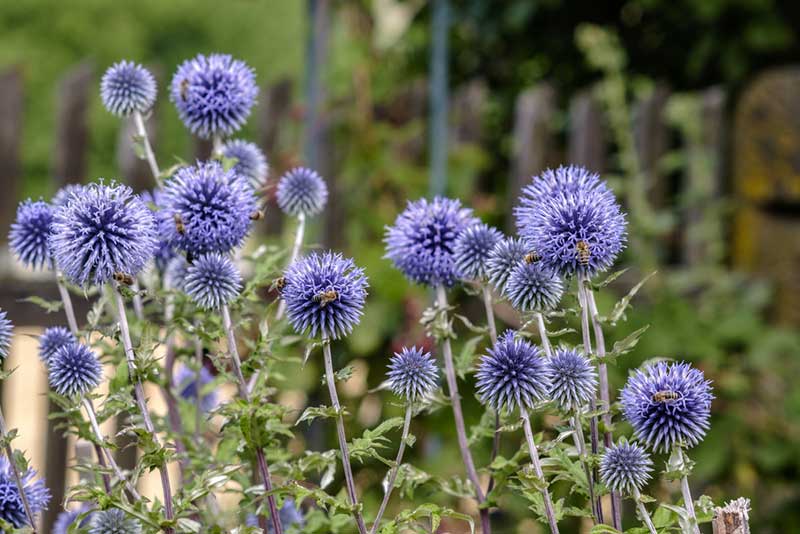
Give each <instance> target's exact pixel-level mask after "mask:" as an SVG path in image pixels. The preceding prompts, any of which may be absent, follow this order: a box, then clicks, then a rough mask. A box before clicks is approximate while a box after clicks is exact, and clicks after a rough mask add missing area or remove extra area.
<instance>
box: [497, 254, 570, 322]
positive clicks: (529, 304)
mask: <svg viewBox="0 0 800 534" xmlns="http://www.w3.org/2000/svg"><path fill="white" fill-rule="evenodd" d="M563 294H564V284H563V283H562V282H561V279H560V278H559V277H558V276H557V275H555V274H553V272H552V271H551V270H550V269H548V268H547V267H545V266H544V265H543V264H542V263H541V262H540V261H534V262H528V261H526V260H523V261H522V262H521V263H519V264H518V265H517V266H516V267H514V268H513V269H512V270H511V274H509V276H508V280H507V281H506V285H505V288H504V289H503V295H504V296H505V297H506V298H507V299H508V300H510V301H511V305H512V306H514V307H515V308H516V309H518V310H520V311H547V310H552V309H553V308H555V307H556V306H558V303H559V301H560V300H561V295H563Z"/></svg>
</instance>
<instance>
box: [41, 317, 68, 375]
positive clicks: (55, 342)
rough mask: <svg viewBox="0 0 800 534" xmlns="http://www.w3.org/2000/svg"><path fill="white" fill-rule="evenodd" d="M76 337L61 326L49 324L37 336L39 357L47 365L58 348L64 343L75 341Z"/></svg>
mask: <svg viewBox="0 0 800 534" xmlns="http://www.w3.org/2000/svg"><path fill="white" fill-rule="evenodd" d="M77 342H78V338H76V337H75V335H74V334H73V333H72V332H70V331H69V328H65V327H63V326H51V327H50V328H47V329H45V331H44V332H43V333H42V335H41V337H40V338H39V359H40V360H42V363H44V364H45V365H49V363H50V359H51V358H52V357H53V355H54V354H55V353H56V351H57V350H58V349H60V348H61V347H63V346H65V345H71V344H73V343H77Z"/></svg>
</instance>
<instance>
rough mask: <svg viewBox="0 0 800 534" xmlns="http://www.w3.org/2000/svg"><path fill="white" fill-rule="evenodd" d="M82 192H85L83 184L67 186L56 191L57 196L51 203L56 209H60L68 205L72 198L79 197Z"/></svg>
mask: <svg viewBox="0 0 800 534" xmlns="http://www.w3.org/2000/svg"><path fill="white" fill-rule="evenodd" d="M81 191H83V185H82V184H67V185H65V186H64V187H62V188H61V189H59V190H58V191H56V194H55V196H54V197H53V200H52V201H51V202H50V203H51V204H52V205H53V208H54V209H58V208H60V207H62V206H65V205H66V204H68V203H69V201H70V200H72V198H73V197H75V196H76V195H78V196H79V195H80V193H81Z"/></svg>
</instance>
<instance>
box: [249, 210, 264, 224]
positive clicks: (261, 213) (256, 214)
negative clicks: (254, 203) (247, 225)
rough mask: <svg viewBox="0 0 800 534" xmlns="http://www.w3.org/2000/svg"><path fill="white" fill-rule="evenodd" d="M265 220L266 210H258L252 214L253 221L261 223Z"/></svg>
mask: <svg viewBox="0 0 800 534" xmlns="http://www.w3.org/2000/svg"><path fill="white" fill-rule="evenodd" d="M263 218H264V210H256V211H254V212H253V213H251V214H250V220H251V221H260V220H261V219H263Z"/></svg>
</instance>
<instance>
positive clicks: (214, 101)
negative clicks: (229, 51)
mask: <svg viewBox="0 0 800 534" xmlns="http://www.w3.org/2000/svg"><path fill="white" fill-rule="evenodd" d="M257 96H258V86H257V85H256V76H255V72H254V71H253V69H251V68H250V67H248V66H247V64H246V63H245V62H243V61H239V60H238V59H233V58H232V57H231V56H229V55H226V54H211V55H210V56H204V55H202V54H200V55H198V56H197V57H195V58H194V59H189V60H187V61H184V62H183V63H182V64H181V65H180V66H179V67H178V70H177V72H175V75H174V76H173V77H172V84H171V85H170V99H171V100H172V102H173V103H174V104H175V107H176V108H177V109H178V115H179V116H180V118H181V120H182V121H183V123H184V124H185V125H186V127H187V128H189V130H191V132H192V133H193V134H195V135H198V136H200V137H202V138H205V139H208V138H210V137H211V136H213V135H225V136H229V135H231V134H233V133H234V132H236V131H238V130H239V129H240V128H241V127H242V126H243V125H244V123H245V122H246V121H247V117H248V116H249V115H250V110H251V109H252V108H253V104H255V102H256V97H257Z"/></svg>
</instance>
